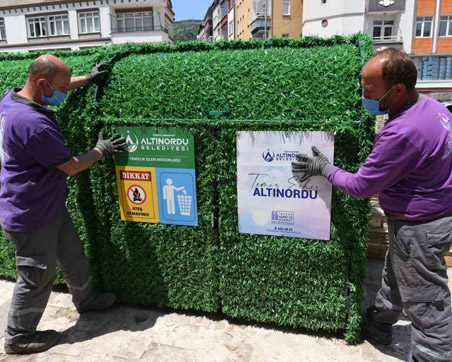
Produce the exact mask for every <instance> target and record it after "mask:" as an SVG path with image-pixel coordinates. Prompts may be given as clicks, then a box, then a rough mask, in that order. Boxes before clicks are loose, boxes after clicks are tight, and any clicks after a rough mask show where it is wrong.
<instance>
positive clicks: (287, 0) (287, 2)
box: [282, 0, 290, 15]
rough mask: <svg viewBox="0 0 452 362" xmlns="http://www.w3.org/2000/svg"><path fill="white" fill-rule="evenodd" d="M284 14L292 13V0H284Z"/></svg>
mask: <svg viewBox="0 0 452 362" xmlns="http://www.w3.org/2000/svg"><path fill="white" fill-rule="evenodd" d="M282 13H283V15H290V0H283V12H282Z"/></svg>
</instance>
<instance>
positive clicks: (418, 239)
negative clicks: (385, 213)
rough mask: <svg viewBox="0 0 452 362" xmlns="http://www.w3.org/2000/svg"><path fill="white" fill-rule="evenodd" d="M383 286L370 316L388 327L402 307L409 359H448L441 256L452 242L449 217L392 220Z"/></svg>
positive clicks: (450, 323)
mask: <svg viewBox="0 0 452 362" xmlns="http://www.w3.org/2000/svg"><path fill="white" fill-rule="evenodd" d="M388 228H389V250H388V253H387V254H386V261H385V267H384V270H383V280H382V287H381V289H380V290H379V292H378V294H377V297H376V299H375V307H377V309H378V313H377V314H375V315H374V316H373V319H374V320H375V321H377V322H379V323H384V324H389V325H392V324H394V323H395V322H396V321H397V318H398V316H399V314H400V312H401V311H402V309H404V310H405V313H406V314H407V315H408V317H409V318H410V320H411V352H410V357H409V361H415V362H451V361H452V310H451V294H450V290H449V287H448V277H447V267H446V263H445V260H444V254H445V253H446V252H447V251H449V249H450V246H451V241H452V217H451V216H448V217H443V218H441V219H438V220H434V221H424V222H412V221H410V222H407V221H390V220H388Z"/></svg>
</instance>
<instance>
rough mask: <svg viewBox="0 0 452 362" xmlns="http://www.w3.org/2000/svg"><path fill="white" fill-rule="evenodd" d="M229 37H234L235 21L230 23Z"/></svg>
mask: <svg viewBox="0 0 452 362" xmlns="http://www.w3.org/2000/svg"><path fill="white" fill-rule="evenodd" d="M228 36H234V22H233V21H230V22H229V26H228Z"/></svg>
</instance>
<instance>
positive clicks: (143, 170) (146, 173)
mask: <svg viewBox="0 0 452 362" xmlns="http://www.w3.org/2000/svg"><path fill="white" fill-rule="evenodd" d="M116 178H117V180H118V194H119V202H120V205H121V219H123V220H125V221H146V222H155V223H157V222H158V203H157V188H156V184H155V169H154V168H152V167H138V166H116Z"/></svg>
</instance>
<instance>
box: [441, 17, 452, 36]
mask: <svg viewBox="0 0 452 362" xmlns="http://www.w3.org/2000/svg"><path fill="white" fill-rule="evenodd" d="M439 36H452V15H443V16H441V17H440V20H439Z"/></svg>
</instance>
